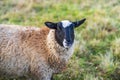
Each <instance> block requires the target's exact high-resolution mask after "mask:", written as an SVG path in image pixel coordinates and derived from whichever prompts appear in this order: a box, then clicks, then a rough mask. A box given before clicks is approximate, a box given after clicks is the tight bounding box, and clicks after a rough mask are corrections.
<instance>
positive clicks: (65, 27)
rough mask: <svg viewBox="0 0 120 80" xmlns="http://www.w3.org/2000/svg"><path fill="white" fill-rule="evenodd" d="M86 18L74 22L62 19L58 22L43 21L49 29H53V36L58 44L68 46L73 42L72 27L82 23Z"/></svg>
mask: <svg viewBox="0 0 120 80" xmlns="http://www.w3.org/2000/svg"><path fill="white" fill-rule="evenodd" d="M85 20H86V19H82V20H80V21H76V22H70V21H69V20H63V21H61V22H58V23H53V22H45V25H46V26H47V27H48V28H50V29H55V38H56V41H57V42H58V44H59V45H61V46H62V47H65V48H67V49H68V48H70V47H71V46H72V44H73V42H74V28H76V27H78V26H80V25H81V24H82V23H84V21H85Z"/></svg>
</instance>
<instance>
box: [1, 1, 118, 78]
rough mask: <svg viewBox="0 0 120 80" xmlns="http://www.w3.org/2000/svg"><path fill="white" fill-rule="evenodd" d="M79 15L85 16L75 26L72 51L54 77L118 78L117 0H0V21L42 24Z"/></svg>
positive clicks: (28, 24)
mask: <svg viewBox="0 0 120 80" xmlns="http://www.w3.org/2000/svg"><path fill="white" fill-rule="evenodd" d="M82 18H86V19H87V20H86V22H85V23H84V24H83V25H82V26H81V27H79V28H76V29H75V32H76V33H75V34H76V42H75V44H76V45H75V51H74V55H73V56H72V58H71V59H70V60H69V63H68V65H67V69H66V71H64V72H62V73H61V74H58V75H54V79H55V80H120V0H0V23H1V24H17V25H24V26H38V27H42V26H44V22H45V21H54V22H58V21H61V20H64V19H68V20H71V21H76V20H80V19H82ZM0 80H21V78H17V79H14V78H10V79H8V78H6V77H1V78H0ZM22 80H25V79H24V78H22Z"/></svg>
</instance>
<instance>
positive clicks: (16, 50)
mask: <svg viewBox="0 0 120 80" xmlns="http://www.w3.org/2000/svg"><path fill="white" fill-rule="evenodd" d="M72 53H73V47H71V48H70V49H69V50H67V49H65V48H63V47H61V46H60V45H59V44H58V43H57V41H56V40H55V31H54V30H51V29H48V28H35V27H22V26H16V25H0V75H11V76H25V75H31V77H34V78H35V79H38V80H50V78H51V76H52V74H53V73H59V72H61V71H62V70H63V69H65V66H66V64H67V62H68V59H69V58H70V57H71V55H72Z"/></svg>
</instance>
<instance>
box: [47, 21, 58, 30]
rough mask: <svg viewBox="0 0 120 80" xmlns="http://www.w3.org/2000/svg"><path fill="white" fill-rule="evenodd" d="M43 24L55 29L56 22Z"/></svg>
mask: <svg viewBox="0 0 120 80" xmlns="http://www.w3.org/2000/svg"><path fill="white" fill-rule="evenodd" d="M45 25H46V26H47V27H48V28H50V29H57V23H53V22H45Z"/></svg>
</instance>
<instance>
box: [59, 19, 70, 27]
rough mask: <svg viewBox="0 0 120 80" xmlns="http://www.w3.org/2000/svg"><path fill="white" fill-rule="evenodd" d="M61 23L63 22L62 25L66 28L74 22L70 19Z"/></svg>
mask: <svg viewBox="0 0 120 80" xmlns="http://www.w3.org/2000/svg"><path fill="white" fill-rule="evenodd" d="M61 23H62V26H63V27H64V28H66V27H69V26H70V25H71V24H72V23H71V22H70V21H68V20H64V21H61Z"/></svg>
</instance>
